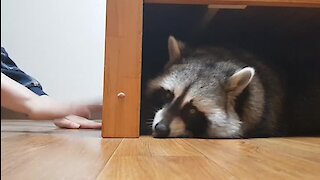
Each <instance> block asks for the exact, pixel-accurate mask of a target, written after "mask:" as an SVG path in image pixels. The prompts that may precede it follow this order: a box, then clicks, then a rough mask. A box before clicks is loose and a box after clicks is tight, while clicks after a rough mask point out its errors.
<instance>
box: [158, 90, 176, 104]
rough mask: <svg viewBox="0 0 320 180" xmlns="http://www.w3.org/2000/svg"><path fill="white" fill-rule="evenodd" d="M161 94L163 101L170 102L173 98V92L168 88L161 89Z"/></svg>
mask: <svg viewBox="0 0 320 180" xmlns="http://www.w3.org/2000/svg"><path fill="white" fill-rule="evenodd" d="M161 94H162V95H161V96H162V97H161V98H162V100H163V102H164V103H168V102H171V101H172V100H173V98H174V94H173V93H172V92H171V91H169V90H165V89H163V91H162V93H161Z"/></svg>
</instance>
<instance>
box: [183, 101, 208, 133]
mask: <svg viewBox="0 0 320 180" xmlns="http://www.w3.org/2000/svg"><path fill="white" fill-rule="evenodd" d="M180 116H181V118H182V120H183V121H184V122H185V124H186V129H187V130H188V131H189V132H191V134H192V135H193V136H194V137H203V136H205V132H206V129H207V127H208V124H209V121H208V119H207V118H206V116H205V114H204V113H203V112H201V111H199V110H198V109H197V108H196V107H195V106H194V105H192V102H190V103H188V104H186V105H185V106H184V107H183V108H182V110H181V114H180Z"/></svg>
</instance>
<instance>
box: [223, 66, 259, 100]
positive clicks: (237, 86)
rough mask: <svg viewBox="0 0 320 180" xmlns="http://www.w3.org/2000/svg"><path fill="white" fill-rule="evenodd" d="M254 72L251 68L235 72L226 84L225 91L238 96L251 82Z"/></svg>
mask: <svg viewBox="0 0 320 180" xmlns="http://www.w3.org/2000/svg"><path fill="white" fill-rule="evenodd" d="M254 73H255V70H254V69H253V68H252V67H245V68H243V69H241V70H240V71H237V72H235V73H234V74H233V75H232V76H231V77H230V78H229V79H228V82H227V88H226V90H227V91H228V92H229V93H232V95H234V96H237V95H239V94H240V93H241V92H242V91H243V90H244V89H245V88H246V87H247V86H248V85H249V83H250V82H251V80H252V78H253V76H254Z"/></svg>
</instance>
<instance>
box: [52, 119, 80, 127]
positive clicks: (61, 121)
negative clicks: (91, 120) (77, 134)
mask: <svg viewBox="0 0 320 180" xmlns="http://www.w3.org/2000/svg"><path fill="white" fill-rule="evenodd" d="M53 123H54V125H56V126H58V127H61V128H67V129H78V128H80V124H78V123H75V122H72V121H70V120H68V119H66V118H65V117H64V118H61V119H55V120H54V121H53Z"/></svg>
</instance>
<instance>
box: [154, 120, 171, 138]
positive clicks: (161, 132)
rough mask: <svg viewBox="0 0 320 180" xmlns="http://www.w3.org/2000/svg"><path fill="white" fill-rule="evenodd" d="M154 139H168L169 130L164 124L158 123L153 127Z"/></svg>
mask: <svg viewBox="0 0 320 180" xmlns="http://www.w3.org/2000/svg"><path fill="white" fill-rule="evenodd" d="M154 130H155V137H168V136H169V134H170V129H169V127H167V126H166V125H165V124H162V123H158V124H156V126H155V127H154Z"/></svg>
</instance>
